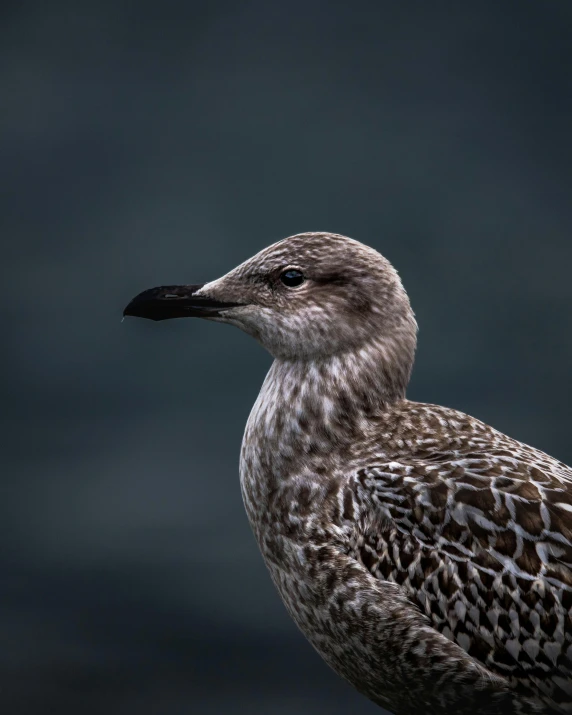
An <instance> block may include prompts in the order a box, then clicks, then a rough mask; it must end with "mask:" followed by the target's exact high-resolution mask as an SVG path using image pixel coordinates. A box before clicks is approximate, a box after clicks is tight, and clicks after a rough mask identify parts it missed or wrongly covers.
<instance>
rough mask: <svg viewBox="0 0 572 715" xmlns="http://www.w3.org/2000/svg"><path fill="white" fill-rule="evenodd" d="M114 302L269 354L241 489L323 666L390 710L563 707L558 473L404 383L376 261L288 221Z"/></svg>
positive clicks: (570, 516) (571, 516) (570, 493)
mask: <svg viewBox="0 0 572 715" xmlns="http://www.w3.org/2000/svg"><path fill="white" fill-rule="evenodd" d="M288 270H290V271H294V272H295V273H294V274H292V275H294V278H293V279H292V280H299V275H301V276H302V281H301V283H299V284H297V285H291V286H288V285H285V283H284V280H285V279H284V273H285V271H288ZM298 274H299V275H298ZM185 301H186V302H185ZM217 306H218V307H217ZM126 313H127V314H132V315H141V316H143V317H152V318H153V319H162V318H163V317H179V316H181V315H184V314H190V315H191V314H192V315H197V314H198V315H202V316H203V317H207V318H209V319H212V320H217V321H219V322H228V323H231V324H234V325H237V326H238V327H240V328H241V329H243V330H245V331H246V332H248V333H250V334H251V335H253V336H254V337H256V338H257V339H258V340H259V341H260V342H261V343H262V344H263V345H264V346H265V347H266V348H267V349H268V350H269V351H270V352H271V353H272V355H273V356H274V358H275V361H274V363H273V365H272V367H271V369H270V372H269V373H268V375H267V377H266V380H265V382H264V385H263V387H262V390H261V392H260V395H259V397H258V399H257V401H256V404H255V405H254V407H253V410H252V412H251V415H250V418H249V420H248V424H247V427H246V432H245V436H244V440H243V446H242V454H241V469H240V471H241V486H242V493H243V498H244V503H245V506H246V511H247V514H248V517H249V520H250V523H251V525H252V528H253V530H254V533H255V535H256V538H257V540H258V543H259V545H260V549H261V551H262V555H263V557H264V559H265V561H266V564H267V566H268V568H269V571H270V574H271V576H272V579H273V581H274V583H275V584H276V586H277V588H278V590H279V592H280V594H281V596H282V599H283V600H284V603H285V605H286V608H287V609H288V611H289V612H290V614H291V615H292V617H293V619H294V620H295V621H296V623H297V624H298V626H299V627H300V628H301V630H302V631H303V632H304V634H305V635H306V636H307V638H308V639H309V640H310V642H311V643H312V644H313V645H314V647H315V648H316V649H317V650H318V652H319V653H320V654H321V655H322V656H323V657H324V659H325V660H326V661H327V662H328V663H329V664H330V665H331V666H332V667H333V668H334V669H335V670H336V671H337V672H338V673H339V674H340V675H342V676H343V677H344V678H346V679H347V680H348V681H349V682H351V683H352V684H353V685H354V686H355V687H356V688H357V689H358V690H360V691H361V692H362V693H364V694H365V695H366V696H367V697H369V698H370V699H371V700H373V701H374V702H376V703H378V704H380V705H382V706H384V707H385V708H387V709H389V710H391V711H392V712H394V713H396V714H399V715H405V714H407V715H410V714H411V713H425V714H427V715H430V714H432V713H435V714H436V713H443V712H455V713H460V714H462V713H467V714H468V713H479V714H481V715H483V714H485V713H488V714H490V715H493V714H495V713H498V714H500V713H511V712H512V713H570V712H572V623H571V607H572V470H571V469H570V468H569V467H567V466H566V465H564V464H562V463H561V462H558V461H557V460H555V459H553V458H552V457H549V456H548V455H546V454H544V453H542V452H540V451H538V450H536V449H534V448H532V447H529V446H527V445H524V444H521V443H520V442H517V441H516V440H514V439H511V438H509V437H507V436H506V435H503V434H501V433H500V432H497V431H496V430H494V429H493V428H492V427H489V426H488V425H486V424H484V423H482V422H480V421H479V420H476V419H474V418H472V417H469V416H468V415H465V414H462V413H460V412H457V411H455V410H452V409H448V408H446V407H439V406H436V405H428V404H421V403H415V402H411V401H409V400H407V399H406V398H405V388H406V386H407V383H408V380H409V375H410V371H411V367H412V364H413V357H414V351H415V344H416V324H415V320H414V317H413V313H412V311H411V308H410V305H409V300H408V298H407V295H406V293H405V291H404V289H403V287H402V285H401V281H400V280H399V277H398V276H397V273H396V272H395V270H394V269H393V268H392V266H391V265H390V264H389V262H388V261H387V260H386V259H384V258H383V257H382V256H380V255H379V254H378V253H377V252H376V251H374V250H373V249H371V248H368V247H366V246H363V245H362V244H360V243H357V242H356V241H352V240H350V239H348V238H345V237H343V236H338V235H335V234H321V233H311V234H300V235H298V236H293V237H290V238H288V239H285V240H284V241H281V242H279V243H277V244H275V245H273V246H270V247H269V248H267V249H265V250H263V251H261V252H260V253H259V254H257V255H256V256H254V257H253V258H252V259H250V260H249V261H246V262H245V263H244V264H242V265H241V266H239V267H238V268H236V269H234V270H233V271H231V272H230V273H229V274H227V275H226V276H224V277H223V278H221V279H219V280H217V281H213V282H212V283H209V284H206V285H205V286H203V287H201V288H198V287H197V286H193V287H192V289H191V288H189V289H188V290H187V291H185V289H184V288H183V289H181V288H180V287H175V288H172V287H171V288H164V289H155V292H153V293H152V294H150V293H149V292H147V293H145V294H142V295H141V296H140V297H138V298H136V299H134V301H133V302H132V303H131V304H130V305H129V306H128V308H127V309H126Z"/></svg>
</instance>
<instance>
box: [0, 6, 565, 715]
mask: <svg viewBox="0 0 572 715" xmlns="http://www.w3.org/2000/svg"><path fill="white" fill-rule="evenodd" d="M1 13H2V15H1V22H0V76H1V86H2V88H3V91H2V93H1V98H0V102H1V105H2V106H1V110H0V127H1V131H0V155H1V157H2V160H1V164H0V181H1V186H2V188H1V192H0V222H1V235H2V238H3V251H2V258H3V260H2V268H3V274H4V275H3V279H2V281H1V283H0V290H1V292H2V294H3V298H2V305H3V306H4V308H3V320H2V337H3V340H2V351H1V361H2V370H1V374H2V378H3V380H2V391H3V397H2V406H3V408H4V416H3V427H2V437H3V439H2V442H3V447H2V471H1V478H0V479H1V481H0V488H1V498H0V510H1V513H0V517H1V520H0V524H1V526H0V529H1V534H2V540H1V545H2V546H1V549H0V567H1V573H2V578H1V579H0V642H1V643H2V648H1V649H0V709H1V710H2V712H4V713H10V714H13V713H15V714H18V715H20V714H21V715H36V714H38V715H39V714H43V713H58V714H61V715H67V714H68V713H70V714H71V713H74V714H76V713H82V715H99V714H105V715H131V714H133V713H137V715H183V714H185V715H186V714H187V713H197V714H199V715H211V714H215V713H216V714H218V713H221V714H222V715H226V714H228V715H236V714H238V713H244V712H246V713H251V714H252V715H262V714H264V715H266V714H268V715H290V714H291V713H300V714H302V715H320V714H321V713H327V714H328V715H347V713H352V715H368V714H371V715H373V713H377V712H380V710H378V709H377V708H375V707H374V706H373V705H372V704H370V703H369V702H367V701H366V700H365V699H364V698H362V697H361V696H360V695H358V694H357V693H355V692H354V691H353V690H352V689H351V688H350V687H349V686H347V685H346V684H345V683H344V682H342V681H341V680H340V679H338V677H337V676H336V675H334V674H333V673H332V672H330V671H329V670H328V668H327V667H326V666H325V665H324V664H323V663H322V662H321V660H320V658H319V657H318V656H317V655H316V654H315V653H314V651H313V650H312V649H311V647H310V646H309V645H308V644H307V643H306V641H305V640H304V638H303V637H302V635H301V634H299V633H298V631H297V630H296V627H295V626H294V625H293V623H292V622H291V621H290V620H289V618H288V616H287V615H286V612H285V610H284V608H283V606H282V604H281V602H280V600H279V598H278V596H277V594H276V593H275V592H274V590H273V587H272V585H271V583H270V580H269V578H268V576H267V573H266V570H265V567H264V565H263V563H262V559H261V557H260V556H259V553H258V549H257V546H256V544H255V541H254V538H253V536H252V535H251V533H250V530H249V526H248V524H247V520H246V516H245V515H244V512H243V507H242V503H241V498H240V492H239V484H238V455H239V446H240V441H241V437H242V430H243V427H244V424H245V422H246V419H247V416H248V413H249V411H250V408H251V405H252V403H253V402H254V399H255V397H256V395H257V392H258V389H259V386H260V384H261V382H262V380H263V377H264V374H265V371H266V370H267V368H268V366H269V364H270V358H269V357H268V356H267V355H266V354H265V353H264V352H263V351H262V349H261V348H260V347H259V346H258V345H257V344H256V343H255V342H254V341H252V340H251V339H249V338H248V337H246V336H245V335H243V334H241V333H240V332H239V331H237V330H235V329H233V328H230V327H228V326H221V325H216V324H214V323H207V322H201V321H192V322H191V321H189V322H186V321H172V322H166V323H161V324H154V323H151V322H147V321H137V320H126V321H125V322H123V323H121V311H122V309H123V307H124V305H125V304H126V303H127V302H128V300H129V299H130V298H131V297H132V296H133V295H135V294H136V293H138V292H139V291H140V290H142V289H144V288H148V287H151V286H154V285H158V284H169V283H184V282H201V281H206V280H210V279H213V278H216V277H218V276H220V275H222V274H223V273H224V272H226V271H227V270H229V269H231V268H232V267H233V266H234V265H235V264H237V263H238V262H240V261H242V260H244V259H245V258H247V257H249V256H250V255H252V254H253V253H255V252H256V251H258V250H259V249H261V248H263V247H264V246H266V245H267V244H269V243H271V242H273V241H276V240H278V239H280V238H282V237H284V236H287V235H290V234H293V233H297V232H301V231H317V230H326V231H333V232H338V233H345V234H347V235H349V236H352V237H354V238H357V239H359V240H361V241H363V242H365V243H368V244H370V245H372V246H375V247H376V248H377V249H379V250H380V251H381V252H382V253H384V254H385V255H386V256H387V257H388V258H389V259H390V260H391V261H392V262H393V263H394V264H395V266H396V267H397V268H398V270H399V272H400V274H401V276H402V278H403V281H404V283H405V286H406V288H407V289H408V291H409V293H410V296H411V299H412V303H413V307H414V309H415V311H416V314H417V318H418V321H419V324H420V335H419V338H420V343H419V351H418V359H417V363H416V368H415V370H414V375H413V380H412V383H411V388H410V391H409V396H410V397H411V398H413V399H417V400H421V401H426V402H438V403H442V404H445V405H450V406H453V407H456V408H458V409H461V410H463V411H466V412H469V413H472V414H474V415H476V416H477V417H479V418H481V419H483V420H485V421H487V422H489V423H491V424H493V425H494V426H496V427H497V428H499V429H501V430H503V431H506V432H508V433H509V434H511V435H512V436H514V437H517V438H519V439H521V440H523V441H525V442H529V443H532V444H534V445H535V446H537V447H540V448H541V449H543V450H545V451H548V452H550V453H551V454H553V455H555V456H556V457H559V458H560V459H562V460H564V461H567V462H569V463H570V462H572V443H571V440H570V432H571V426H572V418H571V417H570V402H571V399H572V385H571V383H570V379H569V368H570V364H571V358H572V331H571V330H570V320H569V317H570V306H571V301H572V281H571V280H570V265H571V262H572V237H571V230H572V203H571V198H570V196H571V181H572V151H571V141H570V127H571V126H572V93H571V85H570V77H571V71H572V5H571V4H570V2H567V0H560V1H553V0H544V2H541V3H539V2H529V1H527V0H519V1H518V2H516V1H514V2H512V1H510V0H509V1H506V2H503V3H498V2H493V1H491V2H488V1H485V0H479V2H465V3H441V2H436V3H427V2H424V1H421V0H420V1H418V2H416V1H411V2H404V3H396V2H389V1H385V0H375V1H372V2H362V1H360V0H358V1H356V2H351V3H348V2H337V1H333V0H329V1H328V2H326V1H323V2H315V1H312V0H310V1H308V0H306V1H305V2H300V1H299V0H288V2H268V1H263V0H251V1H250V2H240V3H238V2H174V1H173V0H163V1H162V2H147V1H144V0H143V1H140V2H138V3H134V2H123V1H119V2H117V1H114V0H82V1H81V2H71V0H70V1H69V2H64V1H62V0H53V1H52V2H40V1H39V0H36V1H34V0H31V1H30V2H27V3H16V2H4V3H3V5H2V10H1Z"/></svg>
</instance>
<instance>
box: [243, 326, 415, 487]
mask: <svg viewBox="0 0 572 715" xmlns="http://www.w3.org/2000/svg"><path fill="white" fill-rule="evenodd" d="M412 352H413V351H411V357H410V359H409V360H407V361H405V362H401V363H400V362H399V361H396V359H395V353H396V351H395V350H393V349H391V346H389V347H388V345H387V343H386V342H385V343H382V342H381V341H375V340H371V342H369V343H368V344H366V345H364V346H363V347H361V348H359V349H357V350H353V351H351V352H350V351H348V352H346V353H337V354H335V355H330V356H327V357H322V358H319V359H314V360H278V359H277V360H275V362H274V363H273V364H272V366H271V368H270V371H269V372H268V375H267V376H266V380H265V381H264V384H263V386H262V389H261V391H260V394H259V396H258V399H257V400H256V403H255V405H254V407H253V409H252V412H251V414H250V417H249V420H248V424H247V427H246V432H245V436H244V442H243V451H242V469H241V472H242V478H243V481H244V479H245V478H248V479H251V480H252V479H254V480H256V481H258V482H261V481H264V482H265V483H266V484H267V486H268V488H269V489H272V484H275V483H280V482H281V481H282V480H284V479H287V478H288V477H291V476H296V475H300V474H301V473H305V474H310V473H313V474H315V475H319V474H320V472H321V473H323V472H324V464H325V463H327V461H328V459H329V458H330V457H331V456H332V455H334V454H340V452H343V453H349V452H351V449H352V445H353V444H354V443H355V442H356V441H357V439H358V438H359V437H360V435H361V436H363V435H364V433H365V431H367V429H368V426H369V425H370V424H371V421H372V419H373V418H374V417H376V416H378V415H379V414H380V412H383V411H384V410H386V409H388V408H389V407H390V406H391V405H392V404H394V403H396V402H399V401H400V400H403V399H404V397H405V387H406V385H407V381H408V379H409V372H410V369H411V362H412V359H413V355H412ZM316 478H319V477H318V476H317V477H316Z"/></svg>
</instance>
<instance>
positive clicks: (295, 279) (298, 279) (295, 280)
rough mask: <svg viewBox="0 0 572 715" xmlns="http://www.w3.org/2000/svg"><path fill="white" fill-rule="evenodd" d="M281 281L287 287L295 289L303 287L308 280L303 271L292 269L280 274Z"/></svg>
mask: <svg viewBox="0 0 572 715" xmlns="http://www.w3.org/2000/svg"><path fill="white" fill-rule="evenodd" d="M280 280H281V281H282V283H284V285H285V286H288V288H295V287H296V286H299V285H301V284H302V283H303V282H304V281H305V280H306V279H305V278H304V274H303V273H302V272H301V271H297V270H295V269H294V268H290V269H289V270H287V271H284V273H281V274H280Z"/></svg>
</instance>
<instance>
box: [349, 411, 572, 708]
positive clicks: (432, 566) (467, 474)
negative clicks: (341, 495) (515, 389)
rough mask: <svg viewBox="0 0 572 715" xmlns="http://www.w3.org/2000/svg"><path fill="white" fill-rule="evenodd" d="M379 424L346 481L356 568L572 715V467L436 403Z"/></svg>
mask: <svg viewBox="0 0 572 715" xmlns="http://www.w3.org/2000/svg"><path fill="white" fill-rule="evenodd" d="M372 424H373V429H372V430H371V433H370V435H369V437H368V438H367V439H366V440H364V441H363V442H361V443H360V446H359V450H358V454H357V455H356V469H355V474H354V477H353V478H352V480H350V482H349V485H350V489H351V491H352V496H353V498H354V499H355V503H356V504H357V505H358V508H357V511H358V512H359V513H361V514H362V516H361V524H360V531H361V538H360V539H359V540H358V541H357V542H356V548H355V551H354V554H353V555H354V556H355V558H356V559H357V560H358V561H360V562H361V563H362V564H363V565H364V566H365V567H366V568H367V569H368V570H369V571H370V572H371V573H372V574H373V575H374V576H375V577H376V578H378V579H380V580H384V581H390V582H394V583H396V584H398V585H399V587H400V588H401V589H402V590H403V592H405V593H406V594H407V595H408V597H409V598H410V599H411V601H412V602H414V603H415V604H416V605H417V606H418V607H419V608H420V609H421V611H422V613H424V614H425V615H426V616H427V617H428V618H429V620H430V622H431V624H432V626H433V628H435V629H436V630H437V631H439V632H440V633H442V634H443V635H445V636H446V637H447V638H449V639H450V640H452V641H454V642H455V643H457V644H458V645H459V646H460V647H461V648H462V649H463V650H464V651H466V652H467V653H468V654H469V655H470V656H471V657H472V658H474V659H475V660H476V661H477V662H479V663H480V664H482V665H484V666H485V667H486V668H487V669H488V670H489V671H491V672H492V673H495V674H498V675H500V676H502V677H503V678H506V679H507V680H508V682H509V683H510V685H511V686H512V687H514V688H516V689H519V690H520V689H522V690H523V691H527V692H530V693H531V694H533V695H534V696H535V697H538V698H539V699H540V700H541V702H542V703H543V704H545V705H546V707H547V708H551V707H554V708H556V710H555V711H556V712H570V711H572V680H571V676H572V622H571V615H570V610H571V608H572V514H571V512H572V470H571V469H570V468H569V467H567V466H566V465H565V464H563V463H561V462H559V461H557V460H555V459H553V458H551V457H549V456H548V455H546V454H544V453H543V452H540V451H539V450H536V449H534V448H532V447H529V446H527V445H524V444H522V443H520V442H518V441H516V440H513V439H511V438H509V437H507V436H506V435H503V434H502V433H500V432H498V431H496V430H494V429H492V428H491V427H489V426H488V425H485V424H483V423H482V422H480V421H478V420H476V419H474V418H471V417H469V416H467V415H464V414H462V413H459V412H457V411H455V410H451V409H448V408H444V407H439V406H436V405H427V404H420V403H414V402H409V401H403V402H401V403H399V404H397V405H395V406H393V407H392V408H391V409H390V410H387V411H385V412H383V413H381V414H380V416H379V417H378V418H377V419H376V420H374V422H373V423H372ZM364 515H365V516H364Z"/></svg>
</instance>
